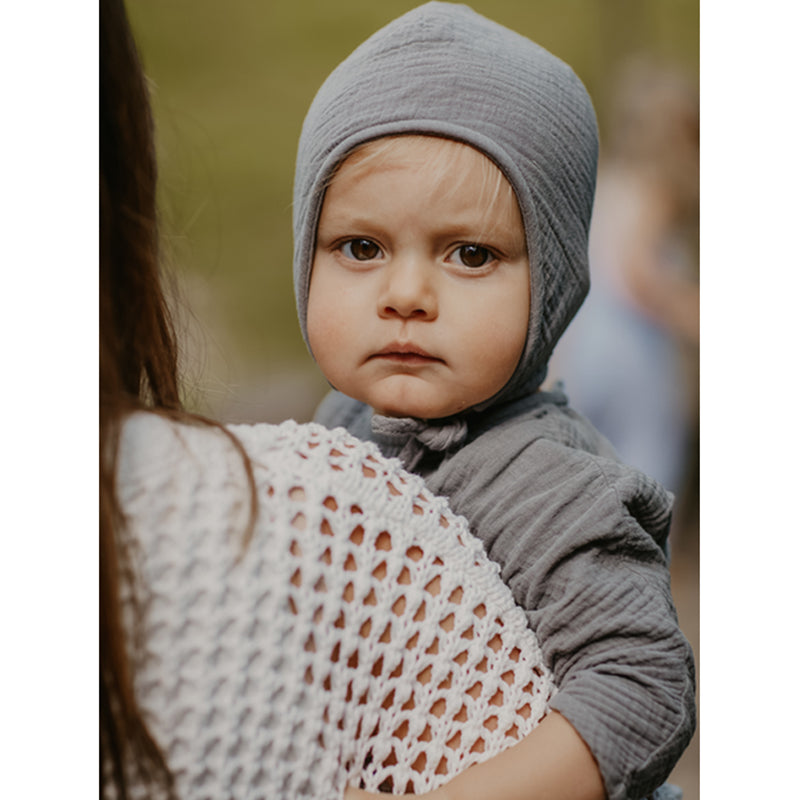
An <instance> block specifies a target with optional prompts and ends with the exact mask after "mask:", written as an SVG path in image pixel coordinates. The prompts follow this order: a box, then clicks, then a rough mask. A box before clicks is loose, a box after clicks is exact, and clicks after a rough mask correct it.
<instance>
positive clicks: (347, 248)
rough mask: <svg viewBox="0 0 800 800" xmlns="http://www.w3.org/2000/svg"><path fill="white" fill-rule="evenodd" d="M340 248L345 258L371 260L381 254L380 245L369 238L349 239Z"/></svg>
mask: <svg viewBox="0 0 800 800" xmlns="http://www.w3.org/2000/svg"><path fill="white" fill-rule="evenodd" d="M340 249H341V251H342V253H344V255H345V256H347V258H353V259H355V260H356V261H371V260H372V259H373V258H378V256H380V255H381V249H380V247H378V245H377V244H375V242H373V241H372V240H371V239H350V240H349V241H347V242H345V243H344V244H343V245H342V246H341V248H340Z"/></svg>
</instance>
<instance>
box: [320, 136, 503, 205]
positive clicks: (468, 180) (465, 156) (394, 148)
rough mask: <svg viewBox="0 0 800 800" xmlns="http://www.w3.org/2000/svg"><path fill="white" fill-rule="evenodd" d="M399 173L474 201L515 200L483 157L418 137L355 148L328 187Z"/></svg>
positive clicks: (475, 151)
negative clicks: (339, 180) (413, 175)
mask: <svg viewBox="0 0 800 800" xmlns="http://www.w3.org/2000/svg"><path fill="white" fill-rule="evenodd" d="M401 169H403V170H408V169H410V170H413V171H419V172H420V174H421V175H423V174H424V176H425V179H426V182H428V183H429V184H430V183H434V184H440V183H444V184H446V185H447V186H449V187H450V188H451V190H452V191H455V192H460V191H467V192H469V193H470V194H473V195H475V196H476V198H478V197H481V196H482V195H485V194H486V195H487V196H488V197H492V198H495V199H496V198H497V197H499V196H502V195H508V194H510V195H511V196H513V197H515V199H516V195H515V193H514V190H513V188H512V187H511V184H510V183H509V181H508V180H507V179H506V177H505V175H504V174H503V172H502V171H501V170H500V168H499V167H498V166H497V165H496V164H495V163H494V161H492V160H491V159H490V158H489V157H488V156H487V155H486V154H485V153H483V152H482V151H480V150H478V149H477V148H475V147H473V146H471V145H469V144H466V143H464V142H459V141H456V140H455V139H448V138H445V137H441V136H432V135H422V134H400V135H395V136H385V137H382V138H379V139H373V140H370V141H368V142H366V143H364V144H361V145H358V146H357V147H356V148H355V149H353V150H352V151H351V152H350V153H349V154H348V155H347V156H346V157H345V158H344V159H343V161H341V162H340V164H339V165H338V167H337V168H336V170H335V171H334V174H333V176H332V178H331V180H330V181H329V182H328V183H329V185H330V184H333V183H335V182H336V180H337V177H339V176H341V177H342V178H345V176H346V179H347V180H348V181H352V180H359V179H363V178H365V177H367V176H374V175H375V174H380V173H385V174H386V175H390V174H391V173H392V171H393V170H401Z"/></svg>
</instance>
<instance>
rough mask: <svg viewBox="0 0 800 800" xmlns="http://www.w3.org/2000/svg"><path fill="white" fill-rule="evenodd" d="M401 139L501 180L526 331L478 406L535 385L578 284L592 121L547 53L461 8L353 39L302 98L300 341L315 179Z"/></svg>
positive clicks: (578, 92)
mask: <svg viewBox="0 0 800 800" xmlns="http://www.w3.org/2000/svg"><path fill="white" fill-rule="evenodd" d="M402 133H425V134H434V135H439V136H445V137H447V138H451V139H456V140H458V141H463V142H466V143H467V144H470V145H472V146H474V147H476V148H477V149H478V150H481V151H482V152H483V153H485V154H486V155H487V156H489V158H491V159H492V161H494V162H495V163H496V164H497V166H498V167H499V168H500V169H501V170H502V172H503V173H504V175H505V176H506V178H507V179H508V181H509V182H510V183H511V185H512V187H513V188H514V192H515V193H516V196H517V200H518V202H519V206H520V211H521V212H522V219H523V222H524V225H525V234H526V240H527V245H528V256H529V260H530V263H531V312H530V320H529V323H528V339H527V343H526V345H525V351H524V353H523V355H522V358H521V360H520V363H519V365H518V367H517V370H516V372H515V373H514V375H513V376H512V377H511V379H510V380H509V382H508V383H507V384H506V386H505V387H503V388H502V389H501V390H500V392H499V393H498V394H497V395H496V396H495V398H494V399H493V400H489V401H487V402H486V403H485V404H483V405H489V404H491V403H492V402H494V401H495V400H501V399H502V400H507V399H509V398H511V397H513V396H515V395H518V394H519V393H520V392H521V391H523V390H530V389H531V388H532V389H535V388H536V387H537V386H539V385H540V384H541V382H542V381H543V380H544V377H545V374H546V368H547V361H548V359H549V358H550V354H551V352H552V350H553V347H554V346H555V343H556V342H557V341H558V338H559V336H561V333H562V332H563V331H564V329H565V328H566V326H567V324H568V323H569V321H570V320H571V319H572V317H573V316H574V314H575V312H576V311H577V310H578V308H579V307H580V304H581V303H582V302H583V299H584V297H585V296H586V293H587V291H588V289H589V267H588V256H587V240H588V234H589V221H590V217H591V213H592V201H593V197H594V184H595V176H596V171H597V124H596V121H595V115H594V110H593V108H592V103H591V100H590V99H589V95H588V94H587V93H586V89H585V88H584V87H583V84H582V83H581V82H580V80H579V79H578V78H577V76H576V75H575V73H574V72H573V71H572V69H571V68H570V67H568V66H567V65H566V64H565V63H564V62H563V61H560V60H559V59H558V58H556V57H555V56H553V55H551V54H550V53H549V52H547V50H545V49H544V48H542V47H540V46H539V45H537V44H535V43H534V42H532V41H531V40H530V39H527V38H525V37H524V36H521V35H520V34H518V33H515V32H514V31H511V30H509V29H508V28H504V27H503V26H502V25H498V24H497V23H495V22H492V21H491V20H488V19H486V18H485V17H482V16H481V15H480V14H477V13H475V12H474V11H472V9H470V8H468V7H467V6H462V5H453V4H450V3H427V4H425V5H423V6H420V7H419V8H416V9H414V10H413V11H410V12H408V13H407V14H404V15H403V16H401V17H399V18H398V19H396V20H394V21H393V22H391V23H389V25H387V26H386V27H385V28H382V29H381V30H379V31H378V32H377V33H375V34H374V35H373V36H371V37H370V38H369V39H367V41H366V42H364V43H363V44H362V45H361V46H360V47H358V48H357V49H356V50H355V51H354V52H353V53H352V54H351V55H350V56H349V57H348V58H347V59H345V60H344V61H343V62H342V63H341V64H340V65H339V66H338V67H337V68H336V69H335V70H334V71H333V72H332V73H331V75H330V76H329V77H328V79H327V80H326V81H325V82H324V83H323V85H322V87H321V88H320V90H319V92H318V93H317V96H316V97H315V98H314V101H313V102H312V104H311V107H310V109H309V111H308V114H307V116H306V119H305V122H304V124H303V131H302V134H301V136H300V143H299V146H298V151H297V167H296V172H295V183H294V206H293V214H294V242H295V245H294V247H295V249H294V285H295V294H296V298H297V310H298V315H299V318H300V327H301V329H302V331H303V336H304V338H305V339H306V342H308V337H307V333H306V306H307V301H308V286H309V279H310V275H311V265H312V261H313V258H314V247H315V236H316V229H317V222H318V220H319V214H320V211H321V208H322V199H323V194H324V188H325V185H326V182H327V181H328V180H329V179H330V177H331V175H332V173H333V171H334V170H335V168H336V166H337V165H338V164H339V163H340V162H341V161H342V160H343V159H344V158H345V156H346V155H347V154H348V153H349V152H350V151H351V150H353V148H354V147H356V146H357V145H359V144H362V143H363V142H366V141H369V140H371V139H376V138H379V137H382V136H390V135H394V134H402ZM531 384H533V385H532V386H531Z"/></svg>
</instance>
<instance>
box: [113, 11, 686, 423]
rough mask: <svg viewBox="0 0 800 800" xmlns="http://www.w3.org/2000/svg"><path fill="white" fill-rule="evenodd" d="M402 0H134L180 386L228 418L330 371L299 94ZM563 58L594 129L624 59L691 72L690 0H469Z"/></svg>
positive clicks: (301, 411) (300, 403)
mask: <svg viewBox="0 0 800 800" xmlns="http://www.w3.org/2000/svg"><path fill="white" fill-rule="evenodd" d="M416 5H418V3H417V2H409V1H407V0H382V1H381V2H364V0H337V2H323V0H295V1H294V2H268V1H267V0H225V2H220V0H215V1H214V2H211V1H210V0H129V3H128V9H129V15H130V18H131V24H132V26H133V29H134V33H135V35H136V38H137V41H138V43H139V48H140V51H141V55H142V59H143V62H144V67H145V71H146V73H147V75H148V78H149V79H150V81H151V90H152V99H153V106H154V111H155V116H156V135H157V144H158V156H159V164H160V192H161V209H162V225H163V233H164V242H165V253H166V255H167V258H166V262H167V264H168V265H169V266H170V269H171V271H172V272H173V273H174V277H175V283H176V284H177V287H178V294H179V307H180V312H181V313H180V314H179V322H180V326H181V333H182V342H183V344H184V352H183V369H184V373H185V375H186V391H187V401H188V403H189V405H190V406H192V407H193V408H195V409H197V410H201V411H204V412H207V413H211V414H214V415H216V416H217V417H220V418H222V419H225V420H228V421H262V420H263V421H279V420H281V419H285V418H287V417H290V416H291V417H294V418H296V419H298V420H301V421H303V420H306V419H309V418H310V416H311V414H312V413H313V409H314V407H315V405H316V403H317V402H318V400H319V398H320V397H321V396H322V394H323V392H324V391H325V388H326V385H325V383H324V381H323V379H322V378H320V377H319V375H318V373H317V371H316V369H315V367H314V365H313V362H312V361H311V359H310V357H309V356H308V354H307V352H306V349H305V346H304V344H303V342H302V339H301V337H300V334H299V331H298V327H297V322H296V317H295V310H294V299H293V293H292V282H291V254H292V235H291V201H292V173H293V167H294V156H295V148H296V142H297V138H298V135H299V132H300V128H301V125H302V121H303V117H304V115H305V112H306V109H307V107H308V105H309V103H310V102H311V99H312V98H313V96H314V94H315V92H316V90H317V89H318V88H319V86H320V84H321V83H322V81H323V80H324V79H325V77H326V76H327V74H328V73H329V72H330V71H331V70H332V69H333V68H334V67H335V66H336V64H338V63H339V62H340V61H341V60H342V59H343V58H344V57H345V56H346V55H347V54H348V53H350V52H351V50H353V48H355V47H356V46H357V45H358V44H359V43H360V42H361V41H362V40H363V39H365V38H366V37H367V36H369V35H370V34H371V33H372V32H374V31H375V30H377V29H378V28H379V27H381V26H382V25H384V24H386V23H387V22H389V21H390V20H391V19H393V18H394V17H396V16H398V15H399V14H401V13H403V12H405V11H407V10H409V9H410V8H413V7H414V6H416ZM472 6H473V8H475V9H476V10H477V11H480V12H481V13H483V14H485V15H487V16H489V17H491V18H493V19H495V20H496V21H498V22H500V23H502V24H504V25H507V26H508V27H511V28H514V29H516V30H518V31H520V32H521V33H523V34H525V35H527V36H529V37H530V38H532V39H534V40H535V41H537V42H539V43H540V44H542V45H544V46H545V47H546V48H548V49H549V50H551V51H552V52H553V53H555V54H556V55H558V56H560V57H561V58H562V59H564V60H565V61H567V62H568V63H569V64H571V65H572V67H573V68H574V69H575V71H576V72H577V73H578V75H579V76H580V77H581V78H582V80H583V81H584V83H585V84H586V86H587V88H588V90H589V92H590V93H591V95H592V97H593V99H594V101H595V105H596V108H597V114H598V119H599V121H600V126H601V137H602V130H603V126H604V121H605V113H604V109H605V106H606V104H607V98H608V94H609V86H610V83H611V81H612V80H613V77H614V74H615V72H616V71H617V69H618V68H619V66H620V64H621V63H622V62H623V61H624V60H625V59H626V58H627V57H628V56H631V55H634V54H643V53H644V54H652V55H654V56H656V57H658V58H660V59H665V60H666V61H668V62H670V63H674V64H677V65H679V66H682V67H683V68H684V69H685V70H687V71H688V73H689V74H690V76H693V77H694V78H696V77H697V74H698V65H699V37H698V26H699V9H698V0H537V1H536V2H530V0H491V2H488V1H484V0H476V1H475V2H473V3H472Z"/></svg>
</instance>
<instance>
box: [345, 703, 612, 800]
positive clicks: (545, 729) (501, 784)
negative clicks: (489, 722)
mask: <svg viewBox="0 0 800 800" xmlns="http://www.w3.org/2000/svg"><path fill="white" fill-rule="evenodd" d="M605 796H606V795H605V791H604V789H603V779H602V777H601V775H600V770H599V769H598V768H597V763H596V762H595V760H594V758H593V757H592V754H591V751H590V750H589V748H588V747H587V746H586V745H585V744H584V742H583V740H582V739H581V738H580V736H578V734H577V732H576V731H575V729H574V728H573V727H572V725H570V724H569V722H567V721H566V719H564V717H562V716H561V715H560V714H559V713H558V712H553V713H551V714H549V715H548V716H547V717H546V718H545V719H544V720H543V721H542V723H541V724H540V725H539V726H538V727H537V728H535V729H534V730H533V731H532V732H531V733H529V734H528V735H527V736H526V737H525V738H524V739H523V740H522V741H521V742H519V743H518V744H516V745H514V746H513V747H511V748H509V749H508V750H505V751H504V752H502V753H500V754H499V755H496V756H494V757H493V758H490V759H489V760H488V761H484V762H483V763H482V764H476V765H474V766H472V767H469V768H468V769H467V770H465V771H464V772H462V773H461V774H459V775H456V777H455V778H453V779H452V780H451V781H449V782H448V783H446V784H444V786H441V787H440V788H438V789H434V790H433V791H432V792H426V793H424V794H422V795H410V794H409V795H401V797H403V798H409V799H410V798H412V797H422V798H429V800H485V799H486V798H487V797H491V798H492V800H602V798H604V797H605ZM379 797H383V795H375V794H372V793H371V792H366V791H364V790H362V789H355V788H353V787H350V788H348V789H347V791H346V792H345V800H377V798H379Z"/></svg>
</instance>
